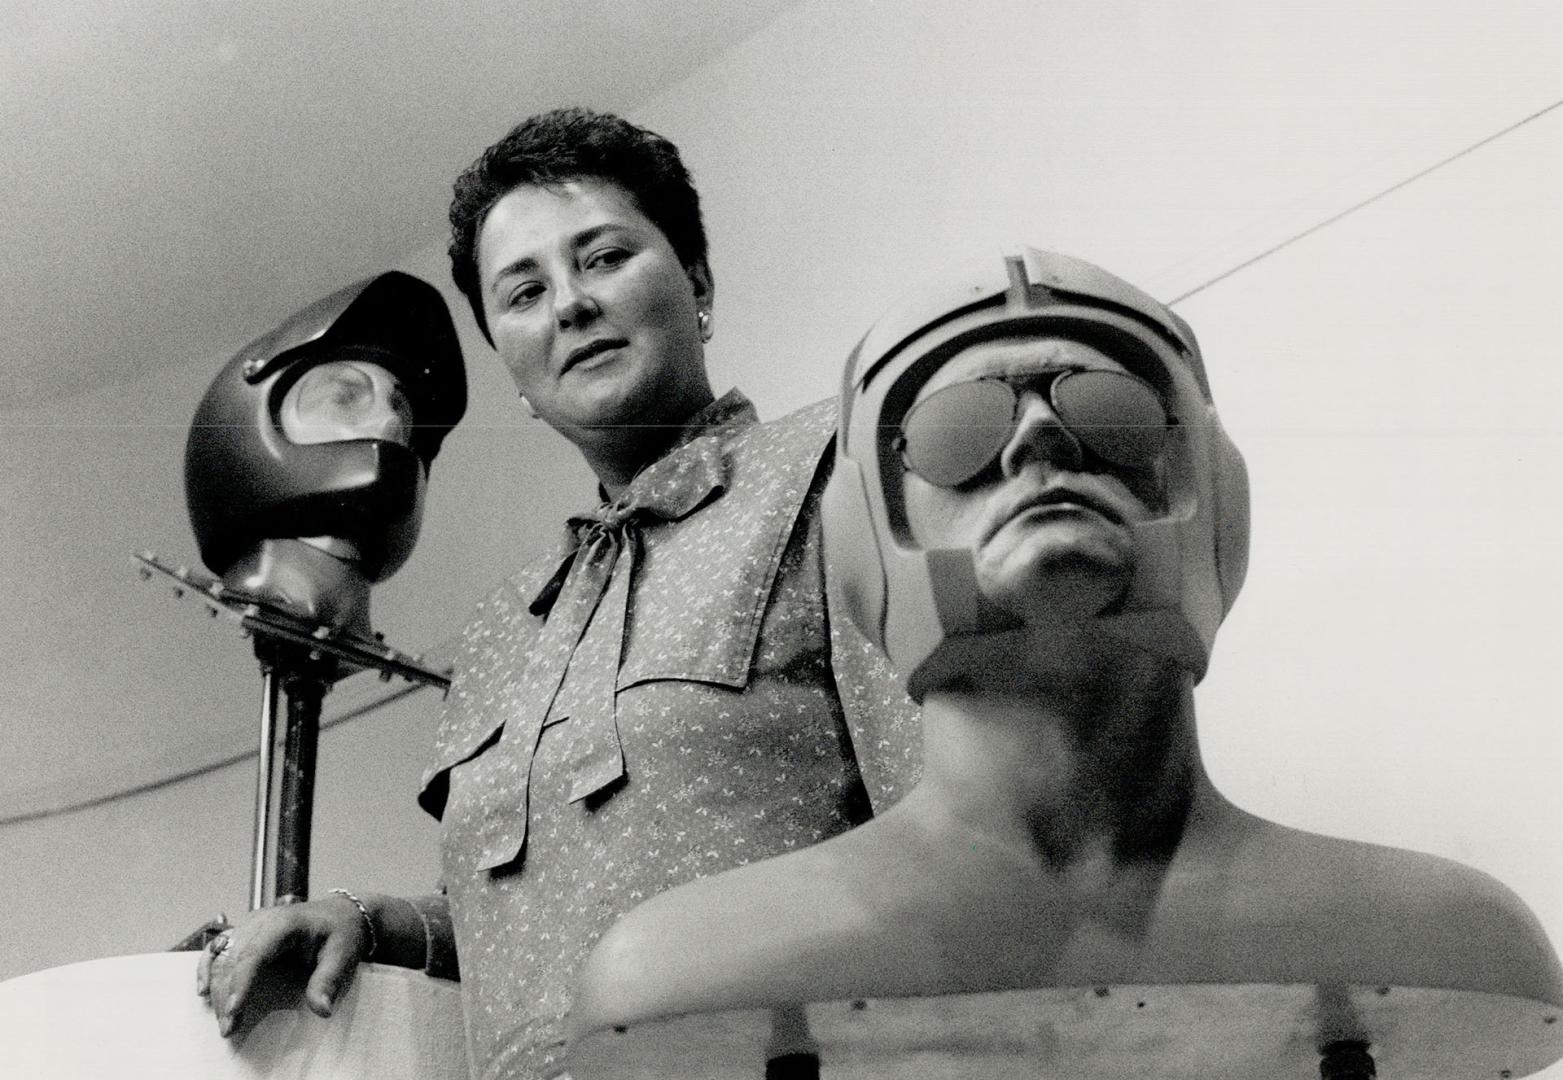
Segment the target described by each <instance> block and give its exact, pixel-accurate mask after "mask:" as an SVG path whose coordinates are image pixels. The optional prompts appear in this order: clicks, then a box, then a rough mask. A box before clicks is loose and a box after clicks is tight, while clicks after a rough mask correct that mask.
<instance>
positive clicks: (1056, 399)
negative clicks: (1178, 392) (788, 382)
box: [891, 369, 1170, 488]
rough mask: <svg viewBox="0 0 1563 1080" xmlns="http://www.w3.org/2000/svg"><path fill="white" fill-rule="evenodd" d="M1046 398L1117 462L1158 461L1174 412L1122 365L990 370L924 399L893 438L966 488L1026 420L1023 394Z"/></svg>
mask: <svg viewBox="0 0 1563 1080" xmlns="http://www.w3.org/2000/svg"><path fill="white" fill-rule="evenodd" d="M1027 390H1034V391H1036V392H1037V393H1039V394H1042V395H1043V396H1044V397H1045V398H1047V401H1048V403H1049V404H1050V405H1051V406H1052V408H1053V413H1054V415H1056V416H1057V417H1058V420H1059V422H1060V423H1061V424H1062V425H1063V427H1064V429H1065V430H1066V431H1068V432H1069V434H1071V435H1072V436H1074V438H1075V440H1076V441H1077V442H1078V443H1079V444H1080V446H1081V447H1082V448H1084V449H1085V450H1087V451H1089V452H1090V453H1091V454H1094V455H1095V456H1096V457H1098V458H1101V459H1102V460H1104V461H1106V462H1107V463H1108V464H1110V465H1115V466H1118V467H1119V468H1123V469H1129V470H1133V471H1136V472H1141V471H1145V470H1148V469H1150V468H1152V467H1153V466H1154V465H1155V464H1156V461H1157V458H1158V457H1159V456H1160V454H1161V451H1162V447H1163V445H1164V444H1165V443H1166V439H1167V428H1168V426H1169V423H1170V421H1169V418H1168V416H1167V410H1166V408H1165V407H1164V406H1163V405H1162V403H1161V397H1160V395H1158V394H1157V393H1156V391H1155V389H1154V388H1152V387H1151V385H1150V384H1149V383H1147V382H1146V381H1145V380H1143V379H1139V378H1136V377H1135V376H1133V375H1127V374H1124V373H1122V372H1117V371H1098V370H1070V369H1064V370H1061V371H1044V372H1038V373H1033V374H1026V375H988V376H983V377H982V378H979V379H973V380H971V381H970V382H960V383H954V384H953V385H950V386H947V387H945V388H944V389H942V390H939V391H936V392H935V393H932V394H930V395H928V397H926V398H924V399H923V400H922V401H920V402H918V403H917V404H916V405H914V406H913V407H912V409H911V410H910V411H909V412H908V413H907V414H906V417H905V419H903V420H902V421H901V430H900V431H899V432H898V433H897V434H896V436H895V438H894V440H893V441H892V443H891V445H892V448H893V449H895V450H896V451H898V452H899V453H900V455H901V462H902V464H903V465H905V466H906V468H907V470H908V471H909V472H914V473H916V474H917V475H918V476H920V477H922V478H923V479H924V480H926V481H928V482H929V483H930V484H934V485H936V486H938V487H945V488H951V487H959V486H960V485H961V484H964V483H966V482H967V481H968V480H971V479H973V478H975V477H976V476H977V475H979V474H980V473H981V472H982V471H983V470H985V469H986V468H988V466H989V465H991V464H993V462H994V461H996V460H997V459H998V457H999V454H1000V453H1001V452H1002V451H1003V449H1004V447H1005V446H1007V445H1009V440H1010V438H1011V437H1012V436H1013V435H1014V433H1015V428H1016V426H1017V425H1018V422H1019V420H1020V400H1021V394H1022V393H1023V392H1025V391H1027Z"/></svg>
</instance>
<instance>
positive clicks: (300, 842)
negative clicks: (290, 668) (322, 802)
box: [273, 666, 327, 904]
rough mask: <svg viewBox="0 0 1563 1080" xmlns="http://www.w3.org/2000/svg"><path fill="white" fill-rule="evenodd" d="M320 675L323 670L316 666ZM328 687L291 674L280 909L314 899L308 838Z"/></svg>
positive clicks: (280, 813)
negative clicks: (322, 719)
mask: <svg viewBox="0 0 1563 1080" xmlns="http://www.w3.org/2000/svg"><path fill="white" fill-rule="evenodd" d="M317 670H318V666H317ZM326 687H327V682H326V680H325V679H324V678H322V677H321V676H319V675H318V674H310V673H307V672H297V671H295V672H291V673H290V674H289V675H288V678H287V681H286V683H285V685H284V689H285V690H286V691H287V695H288V730H287V738H286V742H285V743H284V745H283V750H282V792H281V796H280V798H279V800H278V807H277V872H276V876H275V878H274V879H273V880H274V883H275V887H276V894H277V899H276V902H277V903H279V904H292V903H297V902H299V901H302V900H307V899H308V898H309V839H310V825H311V822H312V819H313V816H314V802H315V756H316V748H317V747H318V745H319V741H320V707H321V702H322V701H323V699H324V698H325V695H326Z"/></svg>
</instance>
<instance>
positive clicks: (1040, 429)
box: [999, 390, 1084, 476]
mask: <svg viewBox="0 0 1563 1080" xmlns="http://www.w3.org/2000/svg"><path fill="white" fill-rule="evenodd" d="M1083 460H1084V454H1083V451H1082V450H1081V447H1080V442H1079V440H1078V439H1076V438H1075V437H1074V435H1073V433H1071V432H1070V430H1069V429H1068V428H1066V427H1065V426H1064V423H1063V421H1062V420H1060V419H1059V418H1058V414H1057V413H1055V412H1054V411H1053V406H1052V405H1051V404H1050V403H1049V402H1048V400H1047V398H1046V397H1044V396H1043V395H1041V394H1039V393H1037V392H1036V391H1034V390H1027V391H1024V392H1023V393H1022V394H1021V395H1020V405H1019V406H1018V409H1017V413H1016V417H1015V430H1014V431H1012V432H1011V433H1010V437H1009V442H1007V443H1005V444H1004V449H1003V450H1001V451H1000V452H999V467H1000V468H1001V469H1002V470H1003V472H1004V475H1005V476H1014V475H1016V474H1017V473H1019V472H1020V471H1021V470H1022V469H1024V468H1026V467H1027V466H1028V465H1038V464H1040V465H1049V466H1052V467H1053V468H1056V469H1065V470H1070V471H1075V470H1078V469H1079V468H1080V466H1081V464H1082V462H1083Z"/></svg>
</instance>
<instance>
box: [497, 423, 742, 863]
mask: <svg viewBox="0 0 1563 1080" xmlns="http://www.w3.org/2000/svg"><path fill="white" fill-rule="evenodd" d="M726 482H727V464H726V459H725V456H724V454H723V451H722V446H721V441H720V440H718V439H715V438H702V439H697V440H695V441H694V442H692V443H690V444H688V445H686V446H684V447H682V448H680V449H679V450H677V451H674V452H673V453H672V454H670V455H668V456H667V457H665V458H663V459H662V460H661V461H658V462H656V463H655V464H654V465H652V466H651V467H650V468H648V469H647V470H646V471H645V472H644V473H642V474H641V475H640V476H638V477H636V479H635V480H634V481H632V482H631V484H630V486H629V488H628V489H626V490H625V492H624V494H623V495H621V496H620V497H619V498H618V499H617V500H616V501H614V502H612V503H607V504H604V505H603V506H600V507H598V508H597V509H596V510H595V511H593V512H591V513H590V514H582V515H577V516H575V517H572V518H570V519H569V522H568V526H567V527H568V529H569V535H570V538H571V541H572V543H573V545H574V546H573V548H572V550H571V551H570V553H569V554H568V555H566V556H565V557H564V560H563V561H562V562H561V563H560V564H559V568H558V569H557V570H555V571H554V573H553V575H552V576H551V577H550V578H549V579H548V581H547V583H546V584H544V585H543V587H542V589H540V590H539V591H538V594H537V596H536V597H535V598H534V599H533V600H532V603H531V612H532V614H534V615H541V616H544V617H545V619H546V620H547V621H546V622H545V623H544V624H543V628H542V631H541V632H540V633H539V634H538V637H537V641H536V643H535V644H534V645H533V647H532V649H531V652H530V657H529V659H528V662H527V665H526V670H525V672H524V673H523V674H522V676H521V679H522V685H521V687H520V693H519V694H518V695H517V696H518V698H519V700H521V701H522V702H524V704H523V706H522V709H521V712H520V713H519V714H518V715H516V716H513V717H509V718H507V720H506V723H505V730H504V734H503V735H502V736H501V737H500V740H499V744H498V746H496V747H495V748H494V750H493V751H492V752H494V753H499V754H503V755H505V760H504V763H503V769H502V772H501V774H500V777H501V779H500V781H499V782H498V783H496V784H495V786H494V789H493V790H492V791H491V792H490V793H489V798H488V800H487V802H486V805H485V807H484V824H483V830H482V833H483V835H482V840H481V843H482V847H483V854H482V857H481V859H480V861H479V863H478V865H479V867H480V868H482V869H485V870H491V869H495V868H497V867H501V866H504V865H506V864H508V863H510V862H512V861H514V860H515V859H517V858H519V857H520V856H521V854H522V853H523V852H524V851H525V848H526V834H527V817H528V812H527V800H528V788H529V786H530V782H531V766H532V757H533V755H534V754H535V753H536V751H537V745H538V742H539V740H540V739H541V737H542V732H543V728H544V726H545V723H546V722H547V721H549V719H550V717H549V711H550V709H552V708H553V704H554V699H555V698H556V697H557V696H558V694H559V688H560V687H561V686H562V685H563V683H564V677H565V673H566V672H567V671H573V672H574V675H573V677H572V683H571V684H572V686H576V687H579V688H580V693H579V694H578V695H576V697H575V700H573V701H572V703H571V704H572V708H571V711H570V714H569V716H568V717H564V716H555V717H553V718H552V720H553V721H554V722H558V721H560V720H565V719H568V721H569V724H570V728H571V731H572V734H573V735H574V736H575V738H574V742H573V744H572V749H571V751H570V760H569V764H568V768H569V774H570V777H571V787H570V801H571V802H576V801H579V800H581V799H585V798H588V797H590V796H592V795H596V794H597V793H599V792H601V791H603V790H605V789H606V788H608V787H610V786H611V785H613V784H615V783H617V782H618V780H619V779H620V778H621V777H623V776H624V775H625V770H624V752H623V750H622V748H621V746H620V743H619V730H618V722H617V718H616V714H615V706H616V696H617V692H618V681H619V662H620V659H621V657H622V654H623V647H624V629H625V616H626V614H627V613H628V610H629V593H630V585H631V582H632V580H633V578H634V574H635V565H636V563H637V561H638V559H639V556H640V548H641V543H642V539H641V532H642V526H643V524H646V523H655V522H658V521H678V520H680V519H681V518H684V517H686V516H688V515H689V514H690V513H692V512H694V511H695V510H696V509H697V508H699V507H700V506H701V505H702V504H704V503H705V502H706V501H707V500H708V499H709V498H710V497H711V496H712V495H713V494H714V493H716V492H718V491H719V490H721V489H722V488H724V487H725V486H726ZM588 628H590V631H591V632H590V633H588Z"/></svg>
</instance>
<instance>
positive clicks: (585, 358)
mask: <svg viewBox="0 0 1563 1080" xmlns="http://www.w3.org/2000/svg"><path fill="white" fill-rule="evenodd" d="M628 344H629V342H627V341H625V340H624V339H623V338H597V339H596V340H594V341H588V342H587V343H586V344H584V345H577V346H576V347H575V348H573V349H571V350H570V351H569V352H568V353H567V354H566V355H565V358H564V364H563V365H562V366H561V367H560V369H559V374H561V375H563V374H564V373H565V372H567V371H569V370H570V369H571V368H575V367H579V366H580V365H582V364H588V363H590V362H591V361H593V360H595V359H596V358H597V357H599V356H601V355H603V354H604V353H607V352H612V351H613V350H614V349H622V348H624V346H626V345H628Z"/></svg>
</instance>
